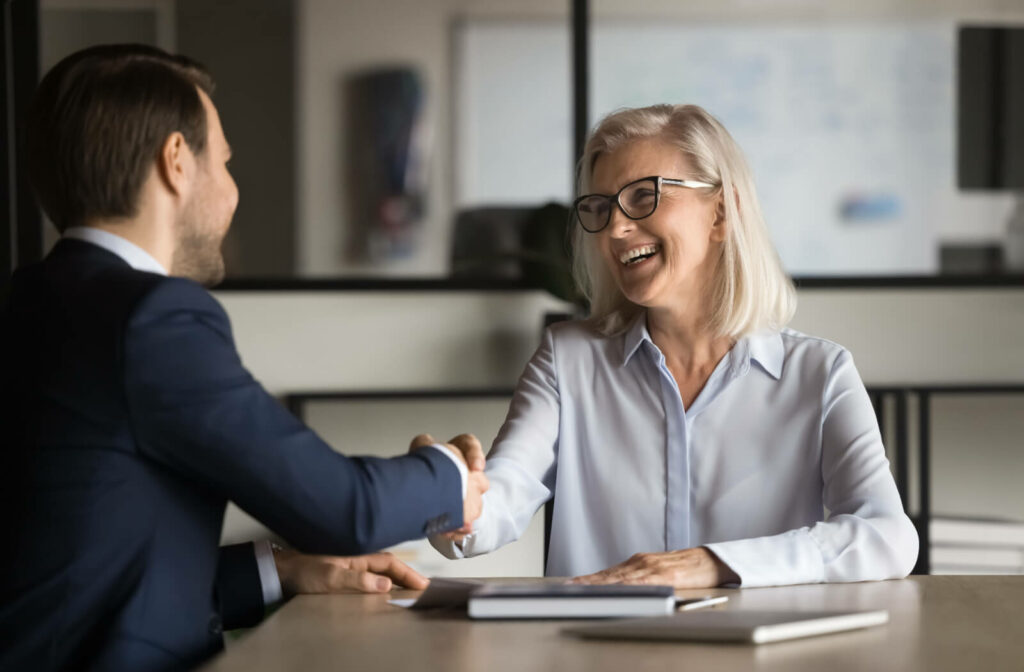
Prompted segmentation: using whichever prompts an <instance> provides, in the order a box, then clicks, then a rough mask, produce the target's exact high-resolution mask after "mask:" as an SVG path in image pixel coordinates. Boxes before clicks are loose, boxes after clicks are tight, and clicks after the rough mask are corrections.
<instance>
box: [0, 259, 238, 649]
mask: <svg viewBox="0 0 1024 672" xmlns="http://www.w3.org/2000/svg"><path fill="white" fill-rule="evenodd" d="M161 282H168V280H167V279H166V278H163V277H161V276H159V275H154V274H150V273H140V272H137V271H134V270H132V269H131V268H130V267H129V266H128V265H127V264H125V263H124V262H123V261H121V260H120V259H118V258H117V257H116V256H114V255H113V254H111V253H109V252H107V251H105V250H103V249H101V248H99V247H96V246H93V245H90V244H88V243H83V242H79V241H64V242H62V243H61V244H60V245H59V246H58V247H57V249H56V250H55V251H54V253H53V254H52V255H51V256H50V257H49V258H48V259H47V260H46V261H44V262H42V263H40V264H37V265H34V266H31V267H28V268H26V269H24V270H22V271H19V272H18V273H17V274H16V275H15V278H14V279H13V281H12V286H11V290H10V296H9V298H8V303H9V305H8V308H7V310H6V312H5V317H4V320H5V324H4V328H3V332H4V334H5V336H4V338H5V341H6V342H5V344H4V348H3V351H2V357H3V358H4V369H5V370H6V371H7V372H8V374H7V375H6V376H5V383H4V387H5V392H6V395H7V404H6V406H5V409H4V415H5V416H6V417H7V421H6V422H4V423H3V424H4V433H5V434H6V435H7V436H6V437H5V440H4V443H5V444H6V445H5V448H4V450H3V457H2V459H3V463H4V468H3V473H4V474H5V477H4V480H5V481H6V482H5V487H4V494H3V495H2V497H3V507H2V510H3V515H4V518H5V520H4V525H3V528H4V535H3V536H4V538H5V539H7V540H8V541H9V542H11V543H12V544H13V549H12V550H15V551H16V554H15V555H11V554H10V553H7V554H5V556H4V557H5V558H7V560H9V561H12V562H6V561H5V563H4V565H9V566H4V568H3V571H2V572H0V631H2V632H3V633H5V635H4V636H5V637H12V641H10V642H4V646H3V647H2V648H3V649H5V650H7V651H9V652H13V653H14V659H13V660H12V661H11V662H12V663H13V667H14V668H18V667H20V666H19V664H18V663H19V660H18V657H17V655H18V652H19V651H21V652H23V653H24V654H26V655H27V656H31V658H30V659H31V660H32V662H33V666H34V665H35V664H37V663H40V662H44V661H43V660H40V659H39V658H38V657H37V656H38V655H39V654H40V653H42V652H45V654H44V655H45V663H46V667H50V666H52V667H55V668H62V667H66V666H68V665H74V664H77V663H80V662H82V661H86V660H95V657H96V656H97V655H98V654H99V653H100V652H101V651H112V652H115V651H116V655H118V656H121V657H124V656H125V655H128V656H129V657H128V658H127V659H126V660H135V658H134V657H133V656H134V655H143V656H144V658H142V659H141V660H139V662H144V663H146V664H147V666H150V665H152V663H153V662H156V660H153V659H152V658H151V657H152V656H154V655H155V656H156V657H157V659H160V658H163V657H165V656H166V657H167V663H168V664H169V666H177V665H181V664H187V663H188V662H189V661H184V660H181V661H179V660H177V659H176V658H174V657H173V656H171V655H170V653H169V652H170V651H175V650H190V651H197V652H202V653H209V652H212V651H215V650H216V649H217V648H218V647H219V645H220V644H219V640H220V629H219V624H218V620H217V619H218V616H217V610H216V605H215V602H214V600H215V596H214V594H213V585H214V574H215V571H216V563H217V541H218V537H219V534H220V526H221V520H222V517H223V510H224V505H225V500H224V498H223V497H222V496H221V497H218V496H216V495H214V494H212V493H209V492H203V491H202V490H201V489H198V488H196V487H194V486H193V485H190V484H189V483H188V482H186V481H184V480H183V479H181V478H179V477H177V476H176V475H175V474H173V473H171V472H169V471H168V470H166V469H163V468H161V467H160V465H158V464H155V463H154V462H153V461H152V460H148V459H145V458H144V457H142V456H141V455H140V454H139V451H138V448H137V446H136V437H135V434H134V430H133V427H132V426H131V421H130V416H129V412H128V404H127V400H126V398H125V395H126V389H125V386H124V370H123V365H124V361H123V348H124V333H125V328H126V323H127V321H128V319H129V317H130V316H131V315H132V312H133V310H134V309H135V307H136V305H137V304H138V302H139V301H140V300H141V299H142V298H143V297H145V296H146V295H147V294H148V293H149V292H151V291H152V289H153V288H154V287H155V286H156V285H158V284H159V283H161ZM188 536H195V537H196V538H195V539H194V540H193V542H194V543H188V541H187V538H186V537H188ZM26 560H30V562H26ZM153 610H159V612H158V613H153ZM203 616H204V617H203ZM15 617H17V620H16V621H15V620H14V619H15ZM23 623H24V624H31V627H30V628H22V627H21V625H22V624H23ZM135 639H138V640H140V643H141V644H142V647H141V648H140V649H139V650H138V651H137V652H135V653H134V654H133V653H132V651H131V649H132V648H134V646H135V645H134V644H133V641H132V640H135ZM114 640H121V641H114ZM162 640H168V641H162ZM55 644H57V645H56V646H55ZM161 649H162V650H163V651H160V650H161ZM69 656H70V657H71V658H69ZM28 660H29V658H26V659H25V661H26V662H27V661H28ZM76 660H77V663H76ZM162 666H163V665H161V667H162Z"/></svg>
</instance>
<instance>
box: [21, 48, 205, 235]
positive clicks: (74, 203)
mask: <svg viewBox="0 0 1024 672" xmlns="http://www.w3.org/2000/svg"><path fill="white" fill-rule="evenodd" d="M197 87H198V89H201V90H202V91H204V92H205V93H206V94H207V95H212V93H213V88H214V84H213V79H212V78H211V77H210V74H209V73H208V72H207V71H206V69H205V68H204V67H203V66H201V65H200V64H198V63H196V62H194V61H192V60H190V59H188V58H185V57H184V56H174V55H171V54H168V53H166V52H164V51H161V50H160V49H157V48H155V47H149V46H144V45H138V44H116V45H104V46H99V47H91V48H89V49H85V50H83V51H79V52H76V53H74V54H72V55H70V56H68V57H67V58H65V59H64V60H62V61H61V62H60V63H58V64H57V65H55V66H54V67H53V69H52V70H50V72H48V73H47V74H46V76H45V77H44V78H43V81H42V82H40V84H39V88H37V89H36V93H35V97H34V98H33V100H32V106H31V109H30V111H29V116H28V123H27V125H26V129H25V130H26V138H25V139H26V150H27V155H28V175H29V181H30V182H31V184H32V188H33V190H34V191H35V194H36V198H38V199H39V204H40V205H41V206H42V208H43V210H44V211H45V212H46V214H47V216H49V218H50V219H51V220H52V221H53V223H54V224H55V225H56V226H57V229H59V230H60V231H62V232H63V231H65V230H66V229H68V228H70V227H72V226H80V225H82V224H84V223H85V222H87V221H88V220H89V219H92V218H95V217H131V216H133V215H135V214H137V208H138V199H139V192H140V191H141V189H142V184H143V182H145V180H146V176H147V175H148V173H149V170H150V166H151V165H152V164H153V162H154V161H155V160H156V158H157V156H158V155H159V153H160V150H161V148H162V147H163V144H164V142H165V141H166V140H167V138H168V137H169V136H170V135H171V134H172V133H174V132H175V131H180V132H181V134H182V135H183V136H184V138H185V142H186V143H187V144H188V146H189V148H190V149H191V150H192V151H193V152H194V153H196V154H201V153H202V152H203V151H204V150H205V149H206V112H205V110H204V109H203V103H202V100H201V99H200V97H199V93H198V90H197Z"/></svg>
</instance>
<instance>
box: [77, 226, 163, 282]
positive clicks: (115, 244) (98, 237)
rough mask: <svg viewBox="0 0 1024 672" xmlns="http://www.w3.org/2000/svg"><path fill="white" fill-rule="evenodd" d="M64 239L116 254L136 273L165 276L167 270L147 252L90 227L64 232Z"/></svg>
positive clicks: (118, 237) (111, 234)
mask: <svg viewBox="0 0 1024 672" xmlns="http://www.w3.org/2000/svg"><path fill="white" fill-rule="evenodd" d="M64 237H65V238H74V239H75V240H83V241H85V242H87V243H92V244H93V245H97V246H99V247H102V248H103V249H104V250H106V251H107V252H111V253H113V254H116V255H117V256H118V257H120V258H121V259H123V260H124V262H125V263H126V264H128V265H129V266H131V267H132V268H134V269H135V270H136V271H146V272H148V273H157V274H159V275H167V274H168V273H167V269H166V268H164V267H163V266H162V265H161V264H160V262H159V261H157V260H156V259H154V258H153V255H151V254H150V253H149V252H146V251H145V250H144V249H142V248H141V247H139V246H138V245H136V244H135V243H132V242H130V241H129V240H127V239H126V238H122V237H121V236H119V235H117V234H114V233H110V232H109V231H104V230H102V229H97V228H95V227H92V226H75V227H72V228H70V229H68V230H67V231H65V232H64Z"/></svg>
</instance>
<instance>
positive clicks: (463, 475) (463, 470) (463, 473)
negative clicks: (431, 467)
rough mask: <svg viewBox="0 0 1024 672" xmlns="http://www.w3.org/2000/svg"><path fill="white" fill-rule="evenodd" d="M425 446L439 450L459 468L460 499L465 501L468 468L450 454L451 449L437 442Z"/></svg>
mask: <svg viewBox="0 0 1024 672" xmlns="http://www.w3.org/2000/svg"><path fill="white" fill-rule="evenodd" d="M427 447H428V448H434V449H436V450H439V451H441V454H442V455H444V456H445V457H447V458H448V459H449V460H451V461H452V464H454V465H455V466H456V467H458V469H459V477H460V478H461V479H462V501H463V502H465V501H466V481H467V480H469V470H468V469H467V468H466V465H465V464H464V463H463V462H462V460H460V459H459V458H457V457H455V455H453V454H452V451H450V450H448V449H447V448H445V447H444V446H442V445H441V444H439V443H434V444H431V445H429V446H427Z"/></svg>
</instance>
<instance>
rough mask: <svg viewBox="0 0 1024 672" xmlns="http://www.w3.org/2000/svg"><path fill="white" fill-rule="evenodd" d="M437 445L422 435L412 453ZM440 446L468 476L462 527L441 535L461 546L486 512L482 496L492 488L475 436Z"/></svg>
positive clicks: (416, 438) (410, 448) (462, 437)
mask: <svg viewBox="0 0 1024 672" xmlns="http://www.w3.org/2000/svg"><path fill="white" fill-rule="evenodd" d="M437 443H438V442H437V441H435V440H434V437H432V436H430V435H429V434H420V435H418V436H417V437H415V438H414V439H413V440H412V443H410V444H409V452H410V453H411V452H415V451H417V450H419V449H420V448H423V447H424V446H430V445H434V444H437ZM441 445H442V446H444V447H445V448H447V449H448V450H449V451H451V452H452V454H453V455H455V457H457V458H458V459H459V460H460V461H461V462H463V463H464V464H465V465H466V468H467V470H468V472H469V473H468V477H467V479H466V497H465V499H464V500H463V503H462V527H460V528H459V529H457V530H452V531H451V532H447V533H445V534H444V535H442V536H444V537H445V538H447V539H451V540H452V541H455V542H456V543H459V542H461V541H462V540H463V539H464V538H465V537H466V535H467V534H469V533H470V532H472V531H473V522H474V521H475V520H476V519H477V518H479V517H480V513H481V511H482V510H483V494H484V493H485V492H487V489H488V488H489V487H490V483H489V482H488V481H487V477H486V476H484V461H485V460H484V449H483V447H482V446H481V445H480V441H479V440H477V438H476V437H475V436H473V435H472V434H459V435H458V436H456V437H454V438H452V439H449V440H448V442H447V443H442V444H441Z"/></svg>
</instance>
